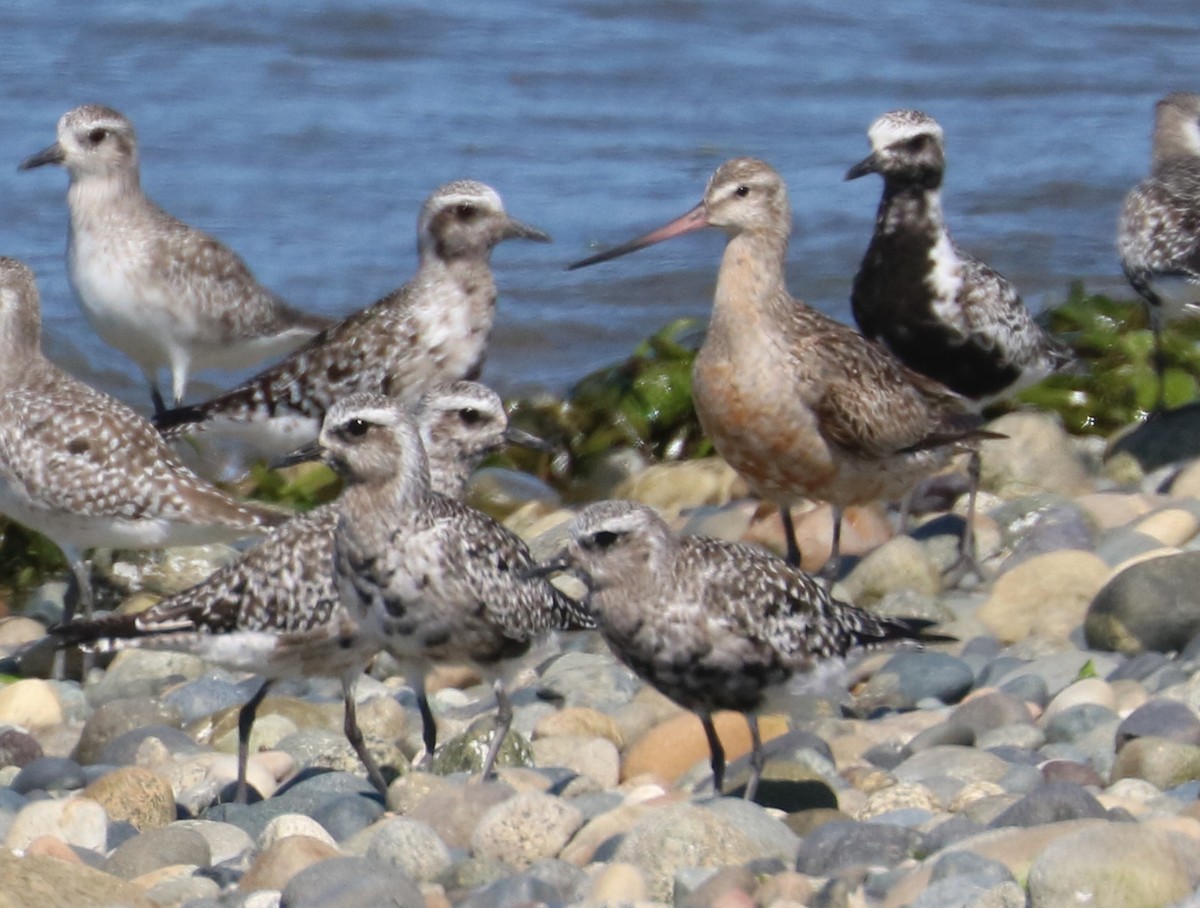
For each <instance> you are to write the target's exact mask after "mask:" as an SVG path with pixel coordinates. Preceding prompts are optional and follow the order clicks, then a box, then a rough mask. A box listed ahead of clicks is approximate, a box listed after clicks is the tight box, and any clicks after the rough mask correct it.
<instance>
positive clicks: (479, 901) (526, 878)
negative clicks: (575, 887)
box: [456, 873, 567, 908]
mask: <svg viewBox="0 0 1200 908" xmlns="http://www.w3.org/2000/svg"><path fill="white" fill-rule="evenodd" d="M566 903H567V900H566V897H565V894H564V893H562V892H559V891H558V890H557V889H556V888H555V887H554V886H552V885H550V884H549V883H547V882H546V881H545V880H540V879H538V878H537V877H535V876H533V875H532V874H529V873H521V874H518V875H517V876H510V877H506V878H505V879H502V880H496V882H494V883H492V884H491V885H489V886H485V887H483V888H482V889H477V890H476V891H474V892H472V893H471V894H470V895H468V896H467V897H466V898H465V899H463V900H462V901H460V902H457V903H456V906H457V908H492V906H494V905H565V904H566Z"/></svg>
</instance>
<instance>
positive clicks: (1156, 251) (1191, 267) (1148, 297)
mask: <svg viewBox="0 0 1200 908" xmlns="http://www.w3.org/2000/svg"><path fill="white" fill-rule="evenodd" d="M1117 251H1118V252H1119V253H1120V256H1121V268H1122V269H1124V271H1125V276H1126V277H1127V278H1129V283H1130V284H1132V285H1133V289H1134V290H1136V291H1137V292H1138V293H1139V294H1140V295H1141V297H1142V299H1143V300H1145V301H1146V305H1147V306H1148V307H1149V312H1150V327H1151V329H1152V330H1153V332H1154V351H1155V368H1156V369H1157V370H1158V378H1159V392H1158V408H1159V409H1161V408H1162V403H1163V397H1162V395H1163V389H1162V377H1163V376H1162V373H1163V366H1164V364H1163V353H1162V328H1163V324H1164V322H1166V320H1167V319H1169V318H1174V317H1178V316H1179V315H1182V314H1184V313H1187V314H1190V315H1195V314H1197V313H1200V94H1192V93H1189V92H1175V93H1174V94H1170V95H1167V96H1166V97H1165V98H1163V99H1162V100H1161V101H1159V102H1158V104H1157V105H1156V106H1155V109H1154V138H1153V143H1152V147H1151V152H1150V176H1149V177H1147V178H1146V179H1145V180H1143V181H1142V182H1140V183H1138V184H1137V186H1135V187H1134V188H1133V189H1132V190H1130V192H1129V194H1128V195H1127V196H1126V197H1125V204H1124V206H1123V207H1122V209H1121V217H1120V221H1119V222H1118V226H1117Z"/></svg>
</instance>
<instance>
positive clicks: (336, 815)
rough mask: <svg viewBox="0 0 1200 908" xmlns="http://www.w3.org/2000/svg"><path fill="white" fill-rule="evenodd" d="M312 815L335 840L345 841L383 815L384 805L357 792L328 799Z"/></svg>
mask: <svg viewBox="0 0 1200 908" xmlns="http://www.w3.org/2000/svg"><path fill="white" fill-rule="evenodd" d="M311 816H312V818H313V819H314V820H316V821H317V822H318V823H320V824H321V825H322V826H323V827H325V831H326V832H328V833H329V834H330V835H331V836H333V839H334V841H336V842H344V841H345V840H346V839H348V838H350V837H351V836H352V835H354V834H355V833H357V832H361V831H362V830H364V829H366V828H367V827H368V826H370V825H371V824H372V823H374V822H375V821H376V820H378V819H379V818H380V817H381V816H383V805H382V804H380V803H379V802H378V801H376V800H373V799H371V798H363V797H360V796H359V795H357V794H351V795H341V796H340V797H335V798H332V799H331V800H329V801H326V802H325V803H324V804H322V805H321V806H320V807H318V808H317V809H316V810H314V811H313V812H312V814H311Z"/></svg>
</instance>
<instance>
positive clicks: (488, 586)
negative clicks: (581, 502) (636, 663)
mask: <svg viewBox="0 0 1200 908" xmlns="http://www.w3.org/2000/svg"><path fill="white" fill-rule="evenodd" d="M318 446H319V447H320V449H321V451H322V456H323V458H324V459H325V460H326V462H328V463H329V464H330V465H332V466H333V468H334V469H335V470H337V471H338V473H340V474H341V475H342V476H343V477H344V478H345V482H346V488H345V490H344V491H343V492H342V497H341V499H340V502H341V520H340V522H339V524H338V528H337V532H336V534H335V539H334V570H335V575H336V577H337V583H338V588H339V591H340V593H341V601H342V605H343V607H344V608H345V609H346V611H347V612H348V613H349V615H350V616H351V618H352V619H353V620H354V621H355V622H356V623H357V624H358V626H359V627H360V629H361V630H362V631H363V632H364V633H365V634H366V635H367V636H369V637H372V638H374V639H375V640H376V641H377V642H378V644H379V645H380V646H381V647H383V648H384V649H386V650H388V651H389V652H390V653H392V655H393V656H395V657H396V658H397V659H399V660H400V662H401V663H402V664H404V665H406V666H408V674H409V680H410V683H411V684H412V686H413V688H414V690H416V691H417V693H418V703H419V704H420V705H421V708H422V724H423V731H424V737H425V750H426V754H427V756H428V755H432V753H433V750H434V747H435V745H436V743H437V737H436V735H437V726H436V725H435V724H434V722H433V717H432V715H431V714H430V713H429V711H428V703H427V702H426V700H425V697H424V676H425V671H426V669H427V668H428V667H429V666H430V664H432V663H436V662H443V661H451V662H458V663H471V664H474V665H475V666H477V667H478V668H479V669H480V670H481V672H482V673H483V674H484V675H485V677H490V678H491V679H492V680H493V683H494V689H495V692H496V702H497V707H498V710H497V718H496V723H497V729H496V732H495V734H494V735H493V737H492V741H491V744H490V746H489V749H488V753H487V756H486V758H485V760H484V765H483V775H484V776H485V777H486V776H487V775H488V774H490V773H491V770H492V767H493V766H494V764H495V760H496V754H497V752H498V751H499V748H500V745H501V743H502V742H503V740H504V736H505V734H506V733H507V731H508V727H509V725H510V724H511V722H512V706H511V704H510V702H509V700H508V695H507V693H506V691H505V686H504V682H503V677H502V671H503V668H504V663H505V662H506V661H507V660H510V659H512V658H515V657H517V656H520V655H522V654H523V653H525V652H526V651H527V650H528V649H529V648H530V646H531V645H532V644H533V643H534V642H535V641H536V640H537V639H538V638H540V637H542V636H544V635H546V634H548V633H550V632H552V631H555V630H576V629H585V628H590V627H594V622H593V621H592V619H591V616H590V615H589V614H588V613H587V611H586V610H585V609H584V608H583V607H581V606H580V605H578V604H577V603H575V602H573V601H572V600H570V599H568V598H567V597H566V596H564V595H563V594H562V593H560V592H559V591H558V590H557V589H555V588H554V587H553V586H552V585H550V584H549V583H548V582H547V581H546V580H545V579H543V578H540V577H534V576H531V574H532V571H533V569H534V567H535V562H534V560H533V557H532V556H531V555H530V553H529V550H528V548H526V546H525V544H524V543H523V542H522V541H521V540H520V538H518V537H517V536H516V535H515V534H513V533H512V532H510V531H509V530H507V529H505V528H504V527H503V526H501V525H500V524H499V523H496V522H495V521H494V520H492V519H491V518H490V517H488V516H486V515H485V514H482V513H481V512H479V511H476V510H474V509H473V508H470V507H467V506H466V505H464V504H463V503H462V502H460V501H456V500H455V499H453V498H449V497H447V496H445V495H439V494H438V493H437V492H435V491H434V490H433V488H432V486H431V485H430V478H429V464H428V460H427V457H426V454H425V448H424V445H423V444H422V442H421V438H420V435H419V434H418V431H417V427H416V425H415V423H414V422H413V421H412V417H411V415H410V414H409V413H408V412H407V411H406V410H405V408H404V407H403V406H402V405H401V404H399V403H398V402H397V401H396V400H395V399H393V398H387V397H383V396H380V395H374V394H355V395H352V396H350V397H348V398H346V399H344V400H341V401H339V402H337V403H336V404H334V405H333V407H332V408H330V410H329V412H328V413H327V414H326V416H325V423H324V425H323V427H322V429H321V434H320V436H319V438H318Z"/></svg>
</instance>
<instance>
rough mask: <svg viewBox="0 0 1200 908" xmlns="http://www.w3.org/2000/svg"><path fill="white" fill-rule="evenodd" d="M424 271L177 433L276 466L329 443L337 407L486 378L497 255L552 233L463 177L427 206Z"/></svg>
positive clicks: (165, 425)
mask: <svg viewBox="0 0 1200 908" xmlns="http://www.w3.org/2000/svg"><path fill="white" fill-rule="evenodd" d="M417 236H418V239H417V249H418V253H419V264H418V266H417V273H416V274H415V275H414V276H413V278H412V280H410V281H409V282H408V283H407V284H405V285H404V286H403V287H400V288H399V289H397V290H394V291H392V292H391V293H389V294H388V295H387V296H385V297H383V299H381V300H379V301H377V302H375V303H373V304H372V305H370V306H368V307H367V308H365V309H362V310H360V311H358V312H356V313H354V314H353V315H351V316H349V317H348V318H346V319H345V320H344V321H341V322H339V323H338V324H336V325H334V326H333V327H331V328H330V329H329V330H327V331H325V332H323V333H321V334H320V335H318V336H317V337H315V338H313V340H312V341H310V342H309V343H308V344H306V345H305V346H304V347H302V348H301V349H300V350H298V351H296V352H295V353H293V354H292V355H291V356H289V357H287V358H286V359H284V360H282V361H281V362H279V363H277V364H276V365H274V366H270V367H268V368H267V369H265V370H263V371H262V372H260V373H258V374H257V375H255V376H253V377H252V378H249V379H247V380H246V381H244V382H243V383H242V384H240V385H238V386H237V387H236V388H233V389H232V390H230V391H227V392H225V393H223V394H219V395H217V396H216V397H214V398H212V399H211V400H208V401H206V402H204V403H202V404H198V405H196V406H194V407H183V408H181V409H179V410H176V411H171V412H168V413H165V414H161V415H160V416H159V417H158V418H156V420H155V423H156V424H157V425H158V427H159V428H160V429H161V430H163V432H164V433H165V434H166V435H167V436H168V437H171V438H173V437H176V436H179V435H183V434H186V433H198V432H205V433H212V434H219V435H220V436H221V437H223V438H226V439H232V440H235V441H239V442H240V443H241V444H242V445H243V446H244V447H245V448H247V449H248V450H250V451H252V452H253V453H254V454H257V455H259V456H264V457H267V458H272V457H276V456H279V455H282V454H284V453H286V452H289V451H292V450H295V449H296V448H298V447H301V446H302V445H304V444H307V443H309V442H311V441H312V440H313V439H315V438H316V437H317V432H318V431H319V430H320V428H321V420H322V419H323V418H324V416H325V413H326V411H327V410H328V409H329V407H330V406H332V405H333V402H334V401H336V400H339V399H341V398H343V397H345V396H347V395H348V394H354V393H358V392H369V393H373V394H384V395H387V396H389V397H396V398H400V399H402V400H406V401H408V402H409V403H411V402H413V401H415V400H416V399H417V398H418V397H420V395H421V394H422V393H423V392H424V391H426V390H427V389H428V388H429V387H431V386H432V385H435V384H437V383H438V382H444V381H455V380H457V379H463V378H466V379H474V378H478V376H479V373H480V371H481V370H482V369H483V362H484V358H485V356H486V355H487V347H488V340H489V338H490V336H491V331H492V323H493V321H494V319H495V314H496V281H495V278H494V277H493V275H492V270H491V265H490V260H491V254H492V249H493V248H494V247H495V246H496V245H497V244H498V243H501V242H503V241H504V240H510V239H526V240H537V241H541V242H548V241H549V240H550V237H549V236H548V235H547V234H545V233H543V232H542V231H540V230H538V229H537V228H535V227H530V226H528V225H527V224H523V223H521V222H520V221H518V220H515V219H514V218H512V217H510V216H509V215H508V213H507V212H505V210H504V205H503V204H502V202H501V201H500V196H499V195H498V194H497V193H496V191H495V190H494V189H492V188H491V187H490V186H485V185H484V184H483V183H476V182H473V181H469V180H460V181H458V182H454V183H447V184H446V185H444V186H442V187H440V188H439V189H437V190H435V191H434V193H433V194H432V195H431V196H430V197H429V198H428V199H427V200H426V202H425V204H424V206H423V208H422V209H421V215H420V219H419V223H418V229H417Z"/></svg>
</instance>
